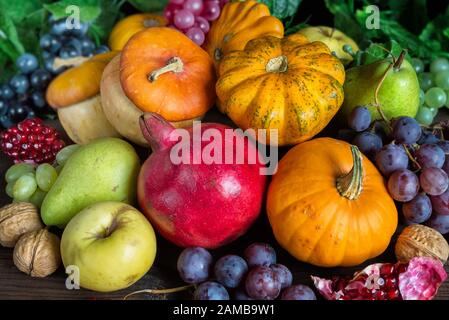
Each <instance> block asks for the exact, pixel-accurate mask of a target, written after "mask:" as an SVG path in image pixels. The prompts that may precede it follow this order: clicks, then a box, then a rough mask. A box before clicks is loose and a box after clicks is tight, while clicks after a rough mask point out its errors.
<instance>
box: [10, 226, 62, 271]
mask: <svg viewBox="0 0 449 320" xmlns="http://www.w3.org/2000/svg"><path fill="white" fill-rule="evenodd" d="M59 242H60V240H59V238H58V237H57V236H56V235H54V234H53V233H50V232H49V231H48V230H47V229H41V230H38V231H31V232H28V233H26V234H24V235H23V236H21V237H20V239H19V241H17V244H16V246H15V248H14V255H13V258H14V264H15V265H16V267H17V268H18V269H19V270H20V271H22V272H25V273H26V274H28V275H31V276H32V277H41V278H43V277H46V276H48V275H50V274H52V273H53V272H55V271H56V270H57V269H58V267H59V265H60V264H61V254H60V252H59Z"/></svg>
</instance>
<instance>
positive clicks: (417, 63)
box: [412, 58, 424, 73]
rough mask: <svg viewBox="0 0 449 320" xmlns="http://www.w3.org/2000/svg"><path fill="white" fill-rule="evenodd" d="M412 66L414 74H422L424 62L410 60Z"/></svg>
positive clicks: (415, 59)
mask: <svg viewBox="0 0 449 320" xmlns="http://www.w3.org/2000/svg"><path fill="white" fill-rule="evenodd" d="M412 66H413V68H414V69H415V71H416V73H421V72H424V62H422V60H421V59H419V58H413V59H412Z"/></svg>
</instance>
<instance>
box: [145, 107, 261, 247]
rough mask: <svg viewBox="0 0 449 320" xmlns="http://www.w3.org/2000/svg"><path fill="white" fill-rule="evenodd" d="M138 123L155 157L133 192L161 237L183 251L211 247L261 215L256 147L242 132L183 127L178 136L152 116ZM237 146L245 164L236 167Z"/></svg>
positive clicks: (230, 238) (219, 127) (226, 240)
mask: <svg viewBox="0 0 449 320" xmlns="http://www.w3.org/2000/svg"><path fill="white" fill-rule="evenodd" d="M140 125H141V128H142V132H143V134H144V136H145V138H146V139H147V140H148V141H149V143H150V145H151V149H152V150H153V153H152V154H151V155H150V157H149V158H148V159H147V160H146V161H145V163H144V165H143V166H142V169H141V171H140V174H139V182H138V192H137V194H138V199H139V204H140V206H141V208H142V209H143V211H144V212H145V214H146V215H147V217H148V218H149V220H150V221H151V222H152V224H153V226H155V228H156V229H157V230H158V231H159V232H160V234H161V235H162V236H164V237H165V238H166V239H168V240H170V241H171V242H173V243H175V244H176V245H179V246H182V247H191V246H201V247H205V248H215V247H219V246H221V245H224V244H226V243H229V242H231V241H233V240H234V239H236V238H237V237H239V236H240V235H242V234H243V233H245V232H246V230H247V229H248V228H249V227H250V226H251V224H252V223H253V222H254V220H256V218H257V216H258V215H259V212H260V210H261V207H262V201H263V194H264V191H265V185H266V176H264V175H261V173H260V171H261V169H262V168H263V167H264V166H263V165H262V164H261V161H260V159H259V156H258V151H257V148H256V146H255V145H254V144H253V143H252V142H250V141H249V139H248V138H247V137H245V136H244V135H243V134H241V132H240V134H239V132H238V131H234V132H233V133H234V135H233V136H232V135H229V132H230V131H228V132H227V133H228V134H225V132H226V131H227V129H229V130H232V129H231V128H230V127H228V126H225V125H222V124H216V123H202V124H201V125H196V126H195V125H194V126H193V127H190V128H186V129H181V130H183V136H182V138H181V137H180V131H178V130H179V129H177V130H175V128H174V127H173V126H172V125H171V124H170V123H168V122H167V121H166V120H165V119H163V118H162V117H161V116H159V115H157V114H154V113H147V114H145V115H143V116H142V117H141V118H140ZM231 132H232V131H231ZM206 136H209V137H208V138H207V137H206ZM211 136H213V137H211ZM203 140H205V141H203ZM198 147H199V148H198ZM239 148H241V149H240V151H243V160H244V161H243V163H242V161H240V162H237V163H240V164H237V163H236V160H237V159H238V158H237V156H236V155H238V151H239ZM181 150H183V151H184V152H182V151H181ZM198 150H199V151H200V152H198ZM229 151H232V152H233V154H231V158H226V157H229ZM205 154H206V155H210V156H211V157H213V158H214V159H215V161H208V160H207V159H205V158H204V157H203V156H202V155H205ZM173 155H175V158H176V159H178V160H176V159H175V160H173V159H174V158H173V157H174V156H173ZM250 155H255V157H251V156H250ZM180 157H182V159H184V160H183V161H180V160H179V159H180ZM254 158H255V160H256V161H252V162H251V161H249V160H251V159H254ZM219 159H221V161H222V163H221V164H220V163H219ZM226 159H228V161H226V162H225V160H226ZM229 159H231V160H232V161H229ZM241 159H242V158H240V160H241ZM211 162H212V163H211ZM251 163H252V164H251Z"/></svg>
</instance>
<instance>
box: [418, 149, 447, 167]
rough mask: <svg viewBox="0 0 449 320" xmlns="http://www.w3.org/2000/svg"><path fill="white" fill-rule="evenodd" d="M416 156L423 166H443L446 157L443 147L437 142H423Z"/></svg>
mask: <svg viewBox="0 0 449 320" xmlns="http://www.w3.org/2000/svg"><path fill="white" fill-rule="evenodd" d="M415 156H416V160H417V161H418V163H419V165H420V166H421V167H422V168H431V167H436V168H441V167H442V166H443V164H444V161H445V159H446V156H445V154H444V151H443V149H441V148H440V147H439V146H437V145H436V144H423V145H422V146H421V147H420V148H419V149H418V150H416V152H415Z"/></svg>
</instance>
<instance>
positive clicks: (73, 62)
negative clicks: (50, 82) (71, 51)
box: [53, 56, 90, 70]
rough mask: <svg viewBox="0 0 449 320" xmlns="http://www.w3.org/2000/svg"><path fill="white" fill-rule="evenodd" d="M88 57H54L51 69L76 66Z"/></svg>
mask: <svg viewBox="0 0 449 320" xmlns="http://www.w3.org/2000/svg"><path fill="white" fill-rule="evenodd" d="M89 59H90V58H87V57H82V56H78V57H73V58H68V59H62V58H59V57H57V58H55V61H54V62H53V69H55V70H56V69H59V68H61V67H78V66H79V65H81V64H83V63H84V62H86V61H87V60H89Z"/></svg>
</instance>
